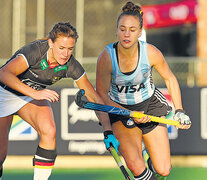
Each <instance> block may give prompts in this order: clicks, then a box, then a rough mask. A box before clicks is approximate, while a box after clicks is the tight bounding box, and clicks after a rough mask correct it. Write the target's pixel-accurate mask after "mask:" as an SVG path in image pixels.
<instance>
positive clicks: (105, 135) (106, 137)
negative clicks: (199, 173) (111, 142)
mask: <svg viewBox="0 0 207 180" xmlns="http://www.w3.org/2000/svg"><path fill="white" fill-rule="evenodd" d="M110 134H113V132H112V131H111V130H107V131H104V138H105V139H108V135H110Z"/></svg>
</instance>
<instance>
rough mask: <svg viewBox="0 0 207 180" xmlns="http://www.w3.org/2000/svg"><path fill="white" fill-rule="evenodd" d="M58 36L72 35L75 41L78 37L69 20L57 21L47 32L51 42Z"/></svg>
mask: <svg viewBox="0 0 207 180" xmlns="http://www.w3.org/2000/svg"><path fill="white" fill-rule="evenodd" d="M59 36H65V37H72V38H74V39H75V41H77V39H78V33H77V31H76V28H75V27H73V26H72V25H71V24H70V23H69V22H66V23H62V22H59V23H57V24H55V25H54V27H53V28H52V30H51V31H50V32H49V35H48V38H49V39H51V40H52V42H55V40H56V39H57V38H58V37H59Z"/></svg>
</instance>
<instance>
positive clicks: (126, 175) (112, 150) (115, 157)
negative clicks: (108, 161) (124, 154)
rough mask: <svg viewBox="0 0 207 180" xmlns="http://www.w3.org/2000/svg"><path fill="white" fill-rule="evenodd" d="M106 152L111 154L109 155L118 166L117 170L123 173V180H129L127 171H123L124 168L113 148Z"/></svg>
mask: <svg viewBox="0 0 207 180" xmlns="http://www.w3.org/2000/svg"><path fill="white" fill-rule="evenodd" d="M108 150H109V152H110V153H111V155H112V156H113V158H114V159H115V161H116V163H117V165H118V166H119V168H120V169H121V172H122V173H123V175H124V177H125V179H126V180H131V178H130V176H129V174H128V172H127V170H126V169H125V167H124V165H123V163H122V161H121V159H120V157H119V155H118V153H117V152H116V150H115V149H114V147H112V146H111V147H110V148H109V149H108Z"/></svg>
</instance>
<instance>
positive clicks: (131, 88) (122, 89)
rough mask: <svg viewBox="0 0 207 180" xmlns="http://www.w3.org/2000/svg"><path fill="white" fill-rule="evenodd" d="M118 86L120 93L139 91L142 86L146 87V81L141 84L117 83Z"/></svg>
mask: <svg viewBox="0 0 207 180" xmlns="http://www.w3.org/2000/svg"><path fill="white" fill-rule="evenodd" d="M116 88H117V90H118V92H119V93H135V92H139V91H140V90H141V89H142V88H143V89H144V88H145V85H144V83H141V84H140V85H131V86H118V85H116Z"/></svg>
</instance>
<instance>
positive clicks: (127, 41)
mask: <svg viewBox="0 0 207 180" xmlns="http://www.w3.org/2000/svg"><path fill="white" fill-rule="evenodd" d="M123 41H124V43H126V44H128V43H130V42H131V41H130V40H128V39H124V40H123Z"/></svg>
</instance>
